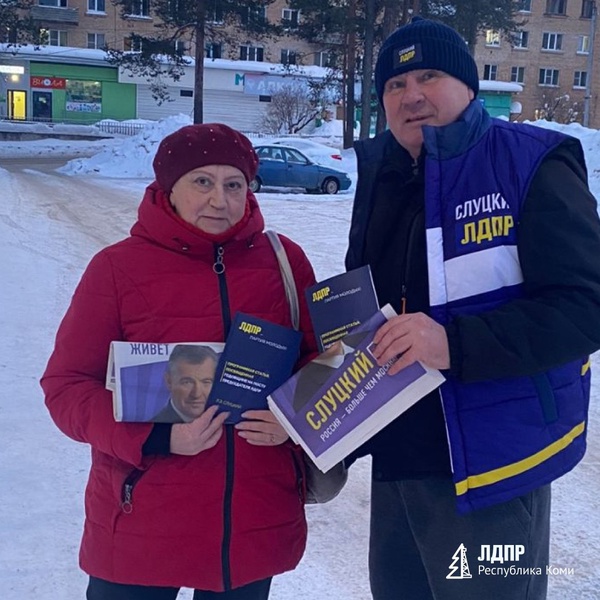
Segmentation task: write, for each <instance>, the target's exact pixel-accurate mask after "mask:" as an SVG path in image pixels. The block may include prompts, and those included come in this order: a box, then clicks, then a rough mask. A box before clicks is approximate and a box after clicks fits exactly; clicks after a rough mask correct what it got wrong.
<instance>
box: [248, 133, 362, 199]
mask: <svg viewBox="0 0 600 600" xmlns="http://www.w3.org/2000/svg"><path fill="white" fill-rule="evenodd" d="M254 149H255V150H256V154H257V155H258V158H259V163H258V173H257V175H256V178H255V179H254V180H253V181H251V182H250V189H251V190H252V191H253V192H258V191H259V190H260V188H261V187H262V186H263V185H267V186H274V187H302V188H305V189H306V191H307V192H312V193H318V192H320V193H323V194H337V193H338V191H339V190H347V189H348V188H349V187H350V185H351V184H352V182H351V180H350V177H348V174H347V173H345V172H344V171H340V170H338V169H331V168H330V167H326V166H324V165H318V164H316V163H315V162H313V161H312V160H310V159H309V158H308V157H307V156H306V155H305V154H303V153H302V152H300V150H298V149H297V148H292V147H291V146H279V145H275V144H272V145H256V146H254Z"/></svg>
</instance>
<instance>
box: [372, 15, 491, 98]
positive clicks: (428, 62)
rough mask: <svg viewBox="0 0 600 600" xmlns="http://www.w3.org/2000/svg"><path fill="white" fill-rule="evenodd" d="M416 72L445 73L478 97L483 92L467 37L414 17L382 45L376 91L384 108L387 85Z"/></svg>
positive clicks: (441, 25) (434, 22)
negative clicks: (396, 77) (431, 71)
mask: <svg viewBox="0 0 600 600" xmlns="http://www.w3.org/2000/svg"><path fill="white" fill-rule="evenodd" d="M415 69H436V70H438V71H444V73H448V75H452V77H456V79H459V80H460V81H462V82H463V83H464V84H465V85H467V87H469V88H471V89H472V90H473V92H474V93H475V95H476V96H477V93H478V92H479V76H478V74H477V65H476V64H475V61H474V60H473V57H472V56H471V54H470V53H469V48H468V47H467V44H466V43H465V41H464V40H463V38H462V37H461V36H460V35H459V34H458V33H457V32H456V31H455V30H454V29H452V28H451V27H448V26H447V25H443V24H442V23H438V22H436V21H430V20H429V19H423V18H421V17H413V19H412V21H411V22H410V23H409V24H408V25H404V26H403V27H399V28H398V29H396V31H394V33H392V34H391V35H390V36H389V37H388V38H387V39H386V40H385V42H383V45H382V46H381V50H380V51H379V56H378V58H377V64H376V65H375V90H376V91H377V97H378V98H379V102H380V103H381V104H382V105H383V88H384V86H385V82H386V81H387V80H388V79H390V77H394V76H395V75H400V74H402V73H407V72H408V71H414V70H415Z"/></svg>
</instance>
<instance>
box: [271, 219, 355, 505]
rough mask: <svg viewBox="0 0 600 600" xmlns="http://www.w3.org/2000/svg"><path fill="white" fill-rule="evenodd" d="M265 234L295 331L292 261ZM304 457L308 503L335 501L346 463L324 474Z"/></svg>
mask: <svg viewBox="0 0 600 600" xmlns="http://www.w3.org/2000/svg"><path fill="white" fill-rule="evenodd" d="M265 234H266V236H267V237H268V238H269V241H270V242H271V245H272V246H273V250H274V251H275V256H277V260H278V262H279V268H280V270H281V277H282V279H283V285H284V287H285V296H286V298H287V301H288V304H289V305H290V316H291V319H292V325H293V326H294V329H298V328H299V326H300V308H299V305H298V290H297V289H296V282H295V281H294V275H293V273H292V267H291V265H290V261H289V260H288V257H287V254H286V252H285V248H284V247H283V245H282V243H281V240H280V239H279V236H278V235H277V233H275V231H273V230H271V229H266V230H265ZM303 456H304V465H305V470H306V503H307V504H323V503H325V502H329V501H330V500H333V499H334V498H335V497H336V496H337V495H338V494H339V493H340V491H341V490H342V488H343V487H344V485H346V481H347V479H348V470H347V469H346V467H345V466H344V461H342V462H339V463H338V464H337V465H335V466H334V467H332V469H331V470H329V471H327V473H322V472H321V471H320V470H319V469H318V468H317V467H316V465H315V464H314V463H313V462H312V461H311V460H310V459H309V458H308V456H307V455H306V454H305V453H303Z"/></svg>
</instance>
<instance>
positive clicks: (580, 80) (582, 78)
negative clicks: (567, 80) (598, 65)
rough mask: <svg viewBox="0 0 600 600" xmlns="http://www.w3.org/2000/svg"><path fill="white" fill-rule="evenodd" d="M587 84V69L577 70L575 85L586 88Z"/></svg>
mask: <svg viewBox="0 0 600 600" xmlns="http://www.w3.org/2000/svg"><path fill="white" fill-rule="evenodd" d="M586 85H587V71H575V73H574V74H573V87H574V88H584V87H585V86H586Z"/></svg>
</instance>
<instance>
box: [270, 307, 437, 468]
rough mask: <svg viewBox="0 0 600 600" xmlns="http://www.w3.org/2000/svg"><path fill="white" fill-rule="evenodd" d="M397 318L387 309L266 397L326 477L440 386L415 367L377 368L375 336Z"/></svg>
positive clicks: (431, 374) (431, 373)
mask: <svg viewBox="0 0 600 600" xmlns="http://www.w3.org/2000/svg"><path fill="white" fill-rule="evenodd" d="M393 316H396V313H395V312H394V310H393V309H392V307H391V306H390V305H389V304H388V305H386V306H384V307H383V308H382V309H381V310H379V311H378V312H376V313H375V314H374V315H372V317H371V318H369V319H367V320H366V321H365V322H364V323H363V324H362V325H360V326H359V327H357V328H355V329H353V330H352V332H351V333H349V334H348V335H346V336H345V337H344V338H342V339H341V340H340V341H338V342H337V343H336V344H334V345H332V346H331V347H330V348H329V349H327V350H326V351H325V352H324V353H322V354H320V355H319V356H318V357H317V358H315V359H314V360H313V361H311V362H310V363H308V364H307V365H305V366H304V367H303V368H302V369H300V371H298V372H297V373H296V374H295V375H294V376H293V377H292V378H291V379H289V380H288V381H286V382H285V383H284V384H283V385H282V386H281V387H280V388H279V389H277V390H275V391H274V392H273V393H272V394H271V395H270V396H269V399H268V401H269V407H270V409H271V411H272V412H273V413H274V414H275V415H276V417H277V418H278V420H279V422H280V423H281V424H282V426H283V427H284V428H285V430H286V431H287V432H288V434H289V436H290V437H291V438H292V439H293V440H294V441H295V442H296V443H298V444H300V445H301V446H302V447H303V448H304V450H305V452H306V453H307V454H308V456H309V457H310V458H311V459H312V460H313V462H314V463H315V465H316V466H317V467H318V468H319V469H321V471H323V472H327V471H328V470H329V469H331V468H332V467H333V466H334V465H336V464H337V463H338V462H340V461H341V460H343V459H344V458H345V457H347V456H348V455H349V454H350V453H351V452H352V451H354V450H355V449H356V448H358V447H359V446H361V445H362V444H363V443H364V442H365V441H367V440H368V439H369V438H371V437H372V436H373V435H375V434H376V433H377V432H378V431H380V430H381V429H382V428H383V427H385V426H386V425H387V424H388V423H390V422H391V421H393V420H394V419H395V418H396V417H398V416H399V415H400V414H402V413H403V412H404V411H406V410H408V409H409V408H410V407H411V406H412V405H413V404H415V402H417V401H418V400H419V399H420V398H422V397H423V396H425V395H426V394H428V393H429V392H431V391H433V390H434V389H436V388H437V387H439V386H440V385H441V383H442V382H443V381H444V377H443V376H442V374H441V373H440V372H439V371H437V370H435V369H429V368H428V367H426V366H424V365H422V364H421V363H418V362H417V363H414V364H412V365H410V366H408V367H406V368H405V369H402V371H400V372H399V373H397V374H395V375H393V376H390V375H388V374H387V371H388V369H389V368H390V366H391V365H392V364H393V362H395V361H390V362H389V363H388V364H386V365H385V366H382V367H380V366H379V365H378V364H377V362H376V360H375V358H374V357H373V354H372V351H373V348H374V344H373V337H374V336H375V333H376V332H377V330H378V329H379V328H380V327H381V326H382V325H383V324H384V323H385V322H386V320H387V319H390V318H392V317H393Z"/></svg>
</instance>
